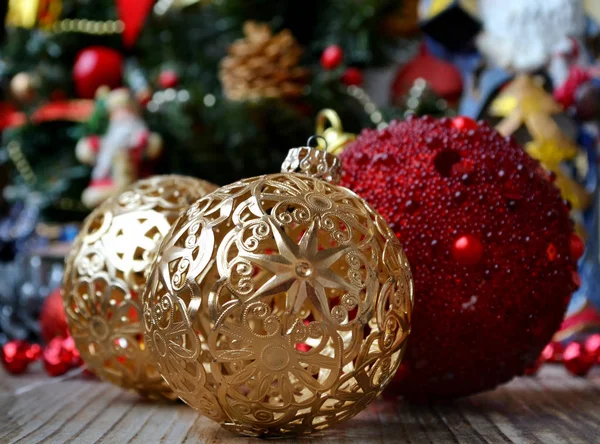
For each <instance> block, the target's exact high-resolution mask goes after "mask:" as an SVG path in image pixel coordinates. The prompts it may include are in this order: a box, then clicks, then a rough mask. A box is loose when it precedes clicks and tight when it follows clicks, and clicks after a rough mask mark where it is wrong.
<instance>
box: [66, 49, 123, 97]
mask: <svg viewBox="0 0 600 444" xmlns="http://www.w3.org/2000/svg"><path fill="white" fill-rule="evenodd" d="M73 81H74V82H75V89H76V91H77V95H78V96H79V97H81V98H84V99H92V98H94V96H95V94H96V91H97V89H98V88H99V87H101V86H108V87H109V88H110V89H113V88H117V87H119V86H121V85H122V82H123V55H122V54H121V53H120V52H118V51H116V50H114V49H112V48H107V47H104V46H91V47H89V48H86V49H83V50H81V51H80V52H79V53H78V54H77V56H76V57H75V63H74V65H73Z"/></svg>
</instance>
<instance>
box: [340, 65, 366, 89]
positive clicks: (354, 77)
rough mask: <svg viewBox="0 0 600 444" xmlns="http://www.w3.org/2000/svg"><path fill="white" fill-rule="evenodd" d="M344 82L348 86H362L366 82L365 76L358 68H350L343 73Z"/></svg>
mask: <svg viewBox="0 0 600 444" xmlns="http://www.w3.org/2000/svg"><path fill="white" fill-rule="evenodd" d="M341 80H342V83H343V84H344V85H346V86H360V85H362V84H363V83H364V81H365V78H364V76H363V74H362V72H361V71H360V69H358V68H348V69H347V70H346V71H345V72H344V74H342V78H341Z"/></svg>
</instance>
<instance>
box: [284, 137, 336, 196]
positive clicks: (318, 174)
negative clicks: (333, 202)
mask: <svg viewBox="0 0 600 444" xmlns="http://www.w3.org/2000/svg"><path fill="white" fill-rule="evenodd" d="M316 139H322V140H323V141H325V139H324V138H323V137H321V136H311V137H310V138H309V139H308V142H307V145H308V146H301V147H298V148H292V149H291V150H289V151H288V154H287V156H286V158H285V160H284V161H283V163H282V164H281V172H282V173H299V174H304V175H305V176H310V177H315V178H317V179H322V180H325V181H327V182H330V183H333V184H337V183H339V181H340V178H341V173H342V163H341V162H340V159H338V158H337V156H334V155H333V154H331V153H329V152H327V146H326V147H325V149H324V150H321V149H319V148H318V147H312V146H310V144H311V142H312V141H313V140H316ZM325 145H327V142H325Z"/></svg>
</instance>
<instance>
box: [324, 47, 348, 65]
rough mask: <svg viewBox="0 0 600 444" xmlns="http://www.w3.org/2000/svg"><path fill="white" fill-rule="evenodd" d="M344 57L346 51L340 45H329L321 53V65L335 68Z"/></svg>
mask: <svg viewBox="0 0 600 444" xmlns="http://www.w3.org/2000/svg"><path fill="white" fill-rule="evenodd" d="M343 59H344V51H343V50H342V48H341V47H339V46H338V45H329V46H328V47H327V48H325V50H324V51H323V54H321V66H322V67H323V68H325V69H335V68H337V67H338V66H340V63H342V60H343Z"/></svg>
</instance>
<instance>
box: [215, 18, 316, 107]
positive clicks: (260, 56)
mask: <svg viewBox="0 0 600 444" xmlns="http://www.w3.org/2000/svg"><path fill="white" fill-rule="evenodd" d="M244 34H245V36H246V37H245V38H243V39H239V40H237V41H235V42H234V43H233V44H232V45H231V46H230V47H229V55H227V56H226V57H225V58H224V59H223V60H222V61H221V67H220V73H219V77H220V79H221V83H222V85H223V91H224V93H225V95H226V96H227V98H229V99H230V100H258V99H263V98H285V99H289V98H295V97H298V96H301V95H302V94H303V91H304V85H305V84H306V79H307V77H308V71H307V69H306V68H302V67H300V66H298V64H299V62H300V57H301V55H302V47H301V46H300V45H299V44H298V42H296V40H295V39H294V37H293V36H292V34H291V33H290V31H289V30H284V31H281V32H280V33H278V34H275V35H273V33H272V32H271V29H270V28H269V26H267V25H265V24H259V23H256V22H253V21H248V22H246V23H245V24H244Z"/></svg>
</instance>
